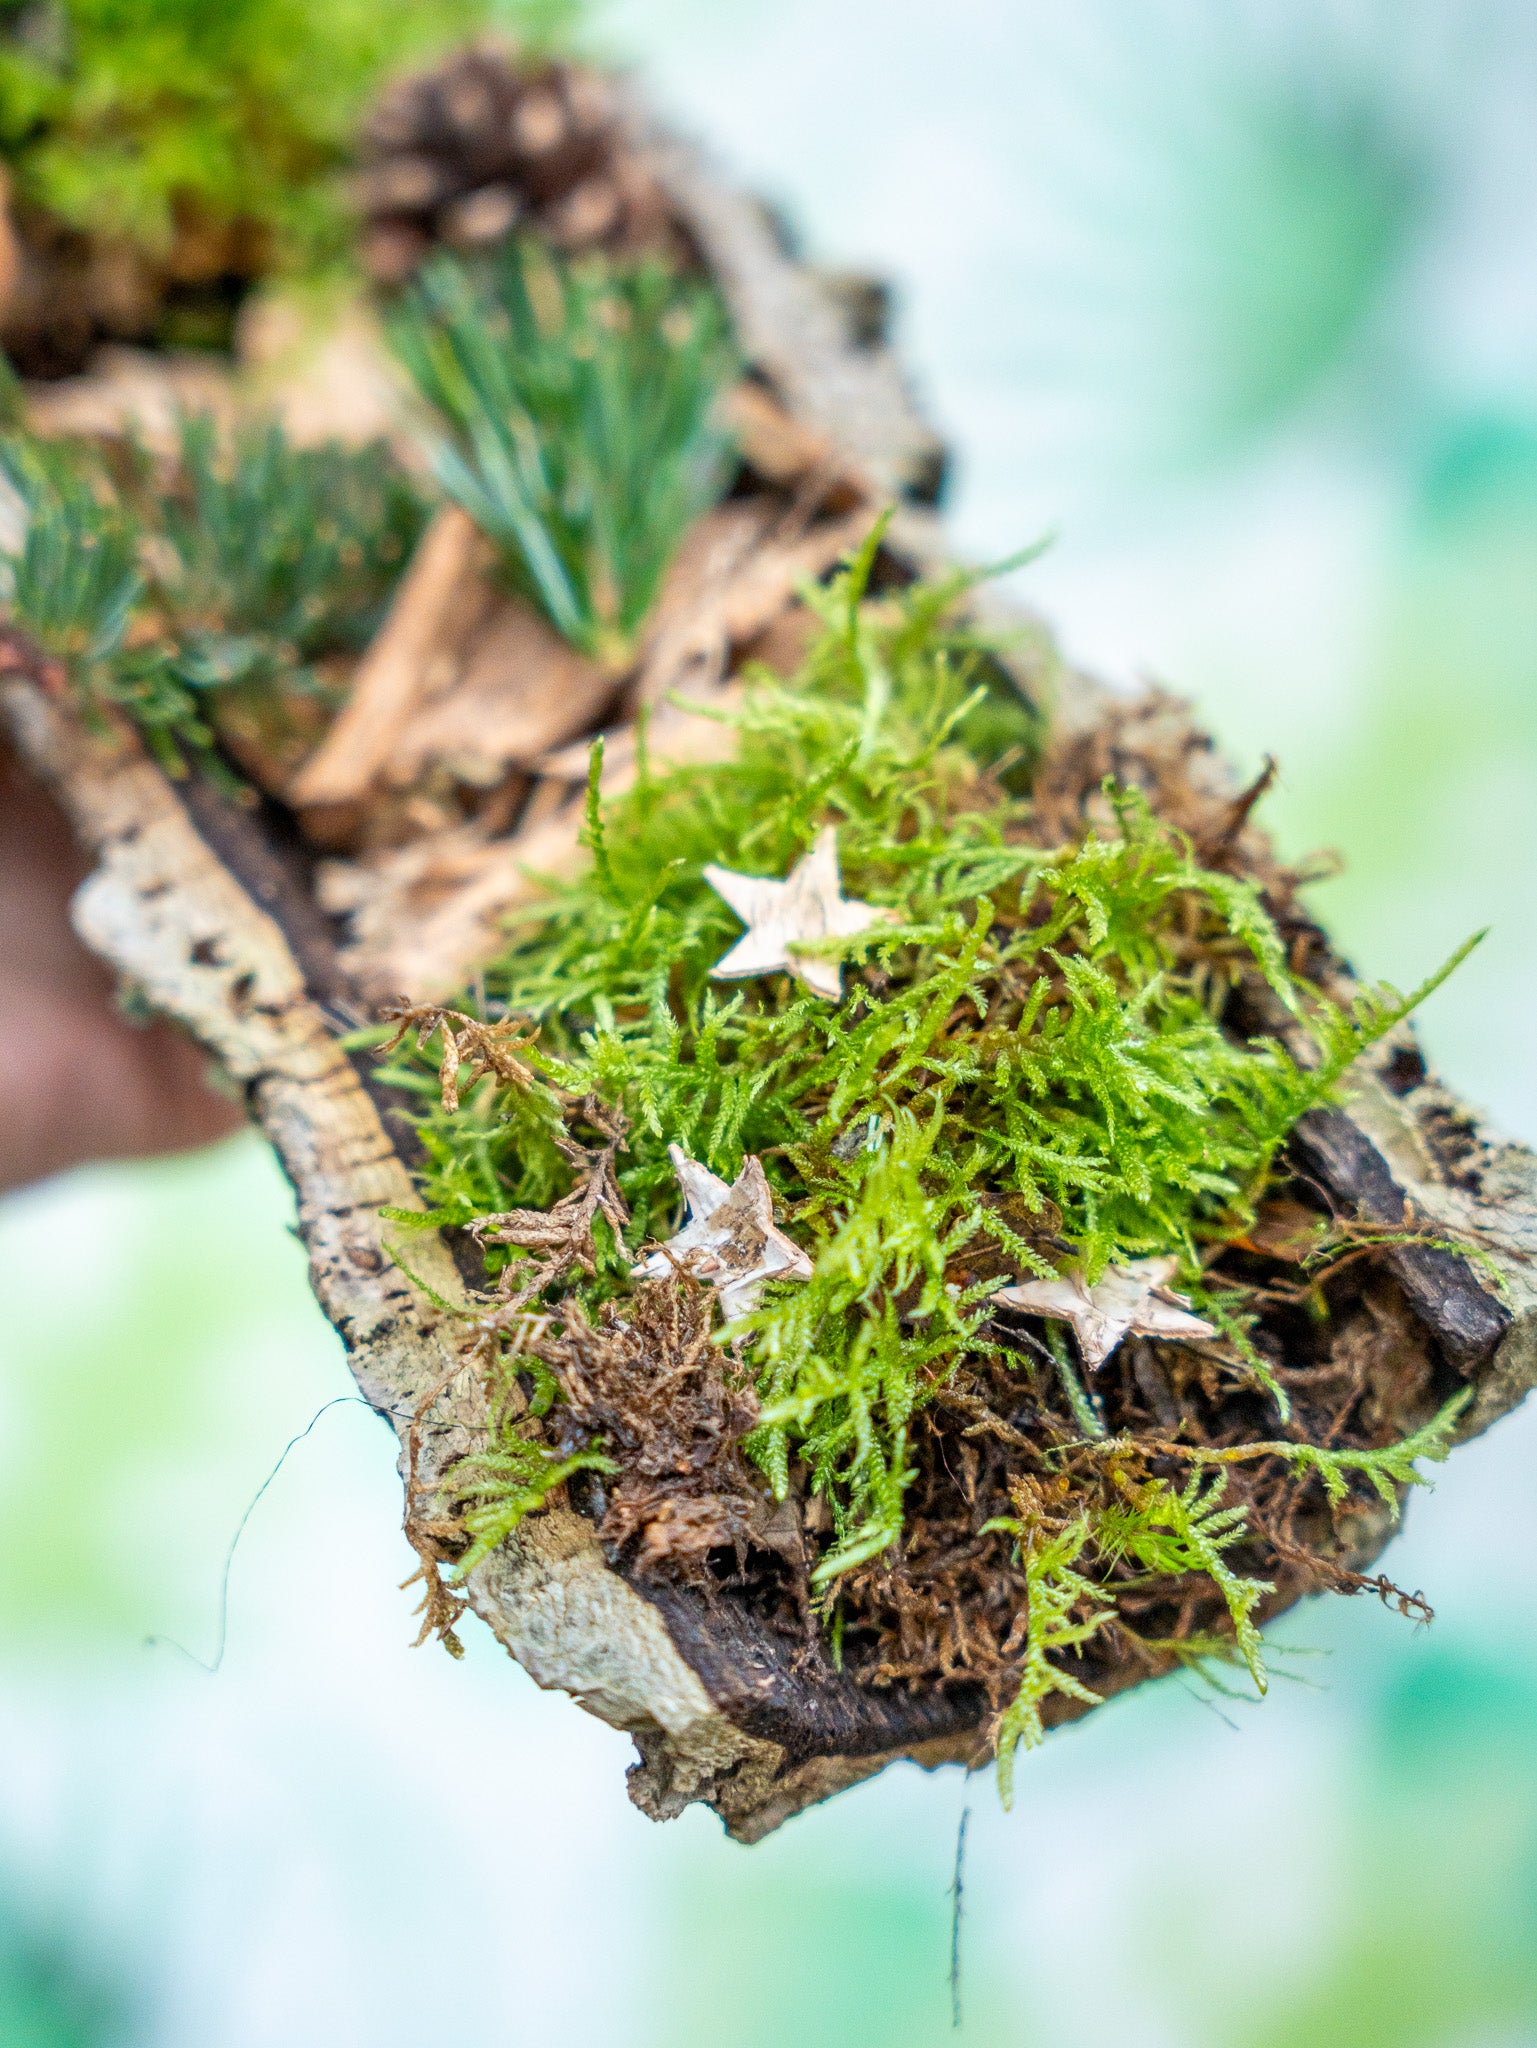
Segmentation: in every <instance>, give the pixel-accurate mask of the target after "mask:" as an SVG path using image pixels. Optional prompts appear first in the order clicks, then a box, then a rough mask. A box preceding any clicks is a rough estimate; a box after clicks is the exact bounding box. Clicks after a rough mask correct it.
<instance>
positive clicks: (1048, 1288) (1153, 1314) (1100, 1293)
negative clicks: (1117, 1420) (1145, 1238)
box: [992, 1258, 1217, 1366]
mask: <svg viewBox="0 0 1537 2048" xmlns="http://www.w3.org/2000/svg"><path fill="white" fill-rule="evenodd" d="M1178 1265H1179V1260H1178V1259H1172V1258H1162V1259H1133V1260H1132V1261H1131V1262H1130V1264H1128V1265H1125V1266H1107V1267H1106V1268H1105V1270H1104V1272H1103V1273H1102V1274H1101V1275H1100V1277H1099V1279H1098V1280H1096V1281H1095V1283H1094V1285H1093V1286H1092V1287H1088V1286H1086V1285H1085V1284H1084V1278H1083V1275H1082V1273H1059V1274H1058V1275H1057V1277H1056V1279H1055V1280H1026V1281H1025V1282H1024V1283H1023V1284H1022V1285H1021V1286H1018V1287H1000V1288H999V1290H998V1292H997V1293H996V1294H995V1295H993V1297H992V1299H993V1300H994V1301H998V1302H1002V1304H1003V1306H1004V1307H1005V1308H1018V1309H1023V1310H1025V1311H1026V1313H1027V1314H1029V1315H1032V1316H1050V1317H1052V1318H1053V1319H1055V1320H1056V1321H1058V1322H1064V1323H1071V1324H1072V1326H1073V1328H1074V1330H1075V1331H1076V1332H1077V1334H1078V1348H1079V1350H1080V1351H1081V1352H1082V1353H1083V1362H1084V1364H1085V1365H1087V1366H1097V1365H1103V1364H1104V1362H1105V1360H1106V1359H1107V1358H1108V1357H1109V1356H1110V1354H1111V1352H1112V1351H1114V1349H1115V1347H1116V1346H1117V1344H1119V1343H1120V1341H1121V1339H1122V1338H1123V1337H1124V1336H1126V1335H1128V1334H1129V1333H1131V1332H1135V1333H1136V1334H1137V1335H1138V1336H1139V1337H1183V1338H1185V1339H1186V1340H1187V1341H1188V1340H1190V1339H1193V1338H1197V1337H1215V1336H1216V1334H1217V1332H1216V1330H1215V1329H1214V1328H1213V1327H1212V1325H1211V1324H1210V1323H1208V1322H1206V1321H1204V1320H1203V1319H1202V1317H1200V1316H1198V1315H1195V1314H1194V1313H1192V1311H1191V1307H1190V1302H1189V1299H1188V1298H1187V1297H1186V1296H1185V1295H1183V1294H1176V1293H1175V1291H1174V1289H1173V1288H1172V1287H1170V1285H1169V1284H1168V1283H1169V1282H1170V1281H1171V1280H1172V1279H1173V1278H1174V1274H1175V1270H1176V1269H1177V1267H1178Z"/></svg>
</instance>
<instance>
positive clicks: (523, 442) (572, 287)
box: [389, 243, 737, 662]
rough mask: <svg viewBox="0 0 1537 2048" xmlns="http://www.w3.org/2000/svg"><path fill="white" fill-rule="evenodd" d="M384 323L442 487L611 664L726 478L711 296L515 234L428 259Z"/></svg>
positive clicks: (720, 337)
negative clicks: (431, 428) (473, 259)
mask: <svg viewBox="0 0 1537 2048" xmlns="http://www.w3.org/2000/svg"><path fill="white" fill-rule="evenodd" d="M389 331H390V338H391V340H392V342H393V344H394V346H395V350H396V353H397V354H398V355H399V357H400V359H401V361H402V362H403V363H404V364H405V366H406V368H407V370H408V371H409V372H410V373H411V376H412V377H413V378H414V380H415V382H416V384H417V386H418V388H419V389H420V391H421V393H422V395H423V397H424V398H425V399H426V400H427V401H428V403H429V404H430V405H431V406H433V407H434V409H435V410H436V412H437V413H438V415H439V417H440V419H441V420H442V422H443V424H444V426H445V427H446V429H447V430H448V431H447V434H446V436H445V437H444V438H443V439H442V440H441V441H440V442H439V443H438V445H437V448H436V450H435V456H434V461H435V467H436V470H437V475H438V479H439V481H440V482H441V484H442V485H443V488H444V489H445V490H446V491H447V492H448V494H449V496H450V497H452V498H454V499H456V500H457V501H458V503H459V504H461V505H462V506H464V508H465V510H466V511H467V512H468V513H469V514H470V516H471V518H472V519H474V521H475V522H476V524H477V525H478V526H480V527H481V528H482V529H483V530H484V532H486V533H487V534H488V535H489V536H490V537H491V539H492V540H493V541H495V542H496V544H497V545H498V547H499V548H500V549H501V552H502V558H503V562H504V565H505V567H506V570H507V573H508V575H509V577H510V578H511V580H512V581H513V583H514V584H515V585H516V586H517V587H518V588H519V589H521V590H522V591H523V592H524V593H525V594H526V595H527V596H528V597H529V598H531V599H532V601H533V602H534V603H535V604H537V605H538V607H539V608H540V610H541V611H543V612H544V613H545V615H546V617H548V618H549V620H550V621H551V623H552V624H553V625H554V626H555V627H556V628H557V630H558V631H559V632H561V633H562V634H564V635H565V637H566V638H567V639H568V640H570V641H572V642H573V643H574V644H575V645H576V646H578V647H581V648H583V649H584V650H585V651H587V652H588V653H590V654H593V655H595V656H597V657H598V658H600V659H604V660H613V661H616V662H619V661H623V660H624V659H625V658H626V657H627V656H628V654H629V652H630V651H631V649H632V648H633V645H634V641H635V636H636V634H637V633H638V631H639V629H640V627H641V625H642V623H643V622H644V620H645V617H646V614H647V613H648V611H649V610H650V608H651V605H652V602H653V600H654V599H655V597H656V594H657V590H658V588H659V586H660V584H661V580H662V576H663V574H664V572H665V570H666V568H667V565H668V563H669V562H670V560H671V559H672V556H673V553H674V551H675V549H676V547H677V544H678V542H679V540H680V539H681V538H682V536H683V533H684V531H685V530H686V528H687V527H688V525H689V523H690V522H691V521H692V520H693V519H694V518H695V517H696V516H697V515H698V514H699V513H700V512H702V511H703V510H704V509H705V508H706V507H707V506H708V505H710V504H711V503H713V502H714V500H715V499H716V498H717V497H718V496H719V495H720V493H721V491H722V490H723V489H724V487H725V483H726V479H727V470H728V460H727V458H728V452H729V451H728V444H727V441H726V438H725V436H724V434H723V432H722V430H721V428H720V426H719V423H718V401H719V398H720V395H721V392H722V391H723V389H724V387H725V385H726V383H727V382H728V381H729V379H730V378H731V377H732V376H733V375H734V374H735V372H736V368H737V363H736V356H735V352H734V350H733V348H732V345H731V343H730V340H729V337H728V329H727V324H726V317H725V313H724V311H723V309H722V307H721V304H720V301H719V299H718V298H717V297H716V295H715V294H714V293H713V292H712V291H711V290H710V289H709V288H708V287H706V286H704V285H700V284H695V283H692V282H685V281H683V280H680V279H678V278H676V277H674V276H673V275H672V274H671V272H669V271H668V270H667V269H666V268H665V266H663V265H662V264H660V263H658V262H647V263H643V264H640V265H636V266H615V265H612V264H609V263H605V262H603V261H601V260H599V259H588V260H586V261H583V262H580V263H572V264H565V263H561V262H559V261H557V259H555V258H554V257H552V256H551V255H550V254H549V252H548V251H546V250H543V249H541V248H538V247H537V246H535V245H533V244H527V243H525V244H514V245H513V246H512V247H510V248H509V249H508V250H507V251H506V252H504V253H503V254H502V255H501V256H499V257H497V258H494V259H490V260H488V261H487V262H486V263H485V264H483V265H481V266H478V267H476V268H474V269H471V268H469V267H468V266H466V265H464V264H462V263H459V262H457V261H455V260H454V259H453V258H451V257H449V256H440V257H438V258H436V259H435V260H434V261H433V262H432V263H430V264H429V265H428V266H427V267H426V269H425V270H424V271H423V272H422V274H421V276H420V278H419V280H418V281H417V283H416V284H415V285H414V286H413V287H412V288H411V290H410V291H409V292H408V293H407V294H406V295H405V297H404V298H403V299H402V301H401V302H400V304H399V305H398V307H397V308H396V309H395V311H394V312H393V314H392V316H391V319H390V323H389Z"/></svg>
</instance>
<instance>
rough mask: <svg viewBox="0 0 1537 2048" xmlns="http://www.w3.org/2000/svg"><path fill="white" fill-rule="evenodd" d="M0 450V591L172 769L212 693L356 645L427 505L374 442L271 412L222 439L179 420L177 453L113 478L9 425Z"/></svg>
mask: <svg viewBox="0 0 1537 2048" xmlns="http://www.w3.org/2000/svg"><path fill="white" fill-rule="evenodd" d="M0 466H3V471H4V475H5V478H6V479H7V481H8V482H9V485H10V487H11V490H12V491H13V492H14V493H15V499H16V508H17V528H18V530H17V531H16V532H15V533H14V534H13V535H11V536H8V543H9V544H8V547H7V546H5V545H0V601H3V602H4V603H5V604H6V606H7V607H8V608H9V609H10V611H11V612H12V613H13V615H14V616H15V617H16V619H17V621H18V623H19V624H21V625H22V626H24V627H25V628H26V629H27V630H28V631H29V632H30V633H31V634H32V635H33V636H34V637H35V638H36V639H37V640H38V641H39V642H40V644H41V645H42V646H43V647H45V648H46V649H47V651H48V652H49V653H51V654H53V655H55V656H57V657H58V658H59V659H60V660H61V661H62V663H63V664H64V667H65V669H66V671H67V672H68V674H69V676H70V678H71V680H72V682H73V684H74V687H75V689H76V690H77V691H78V692H79V694H80V696H81V698H82V700H83V701H84V702H85V703H86V704H87V705H88V706H89V705H94V706H96V707H98V709H99V708H100V707H103V706H107V705H111V706H113V707H115V708H116V709H118V710H121V711H123V712H125V713H126V714H127V715H128V716H129V717H130V718H131V719H132V720H133V721H134V723H135V724H136V725H137V726H138V727H139V729H140V731H141V732H142V733H143V734H144V736H145V739H146V741H147V742H148V744H149V745H150V747H151V748H152V749H153V751H154V752H155V754H156V756H157V758H158V759H159V760H160V761H161V763H162V765H163V766H164V767H166V768H167V769H168V770H169V771H170V772H171V773H173V774H179V773H180V772H182V769H183V767H184V765H185V762H184V756H185V755H186V754H187V753H189V752H190V753H193V754H205V755H206V754H207V753H208V751H209V749H210V748H211V747H212V745H213V732H212V728H211V727H210V725H209V723H208V718H207V708H208V703H209V694H210V693H211V692H214V691H218V690H221V689H226V688H233V687H255V688H258V689H260V688H267V687H270V686H273V685H276V684H281V685H282V686H283V687H284V688H285V689H295V688H298V689H306V688H314V687H317V686H318V682H317V678H316V676H315V674H314V669H313V665H314V664H315V663H316V662H318V661H321V660H323V659H324V658H325V657H327V656H329V655H343V654H355V653H357V652H358V651H359V650H360V648H361V647H362V646H363V644H364V643H365V642H366V640H367V638H368V636H369V634H370V633H371V632H372V631H373V629H374V627H375V625H376V624H377V622H378V620H379V618H380V616H381V615H382V613H383V610H384V607H385V605H386V604H387V602H388V599H389V595H390V592H391V590H392V588H393V585H394V583H395V580H396V579H397V577H398V576H399V574H400V572H401V570H402V569H403V567H404V565H405V561H406V559H407V556H408V554H409V551H410V547H411V544H412V542H413V541H414V539H415V537H416V535H417V533H418V531H419V530H420V527H421V524H422V522H423V520H424V518H425V516H426V515H425V507H424V505H423V503H422V501H421V498H420V496H419V494H418V492H417V491H416V489H415V487H414V486H413V485H412V483H411V482H410V480H409V478H408V477H407V476H406V475H405V474H404V472H403V471H402V470H401V469H400V467H399V465H398V464H396V463H395V462H394V460H393V458H392V457H391V456H390V455H389V454H388V452H387V451H386V450H385V449H384V448H382V447H374V448H365V449H357V450H354V449H347V448H343V447H341V446H339V445H327V446H323V447H319V448H306V449H297V448H294V447H292V446H290V445H289V443H288V442H287V440H286V439H285V437H284V435H283V434H282V432H281V430H280V429H279V428H278V427H276V426H272V427H269V428H265V429H248V430H244V431H240V432H237V433H236V434H235V435H234V437H233V438H232V440H231V441H230V442H229V443H228V445H227V446H226V445H222V444H221V442H220V439H219V436H218V434H217V432H216V429H215V426H214V423H213V422H212V421H211V420H209V419H205V418H193V419H189V420H188V421H186V423H185V424H184V427H183V430H182V439H181V452H180V460H179V462H178V463H176V464H174V465H172V466H171V467H170V469H169V471H168V472H166V473H161V472H160V471H159V470H157V468H156V466H155V465H153V464H152V463H150V462H149V460H148V458H140V459H139V460H137V461H134V462H130V463H128V464H126V465H125V467H126V469H127V471H128V476H127V479H126V481H125V480H123V479H121V478H118V477H114V475H113V474H111V473H110V472H109V471H108V469H107V467H106V465H105V464H104V463H103V462H102V461H101V460H100V459H99V458H98V457H96V456H95V455H93V453H92V452H91V451H90V450H89V449H88V448H84V447H81V446H78V445H75V444H70V443H63V442H57V443H56V442H48V441H43V440H38V439H35V438H33V437H29V436H27V435H26V434H24V433H20V432H18V433H16V434H13V435H11V436H8V437H7V440H6V444H5V448H4V451H3V454H0Z"/></svg>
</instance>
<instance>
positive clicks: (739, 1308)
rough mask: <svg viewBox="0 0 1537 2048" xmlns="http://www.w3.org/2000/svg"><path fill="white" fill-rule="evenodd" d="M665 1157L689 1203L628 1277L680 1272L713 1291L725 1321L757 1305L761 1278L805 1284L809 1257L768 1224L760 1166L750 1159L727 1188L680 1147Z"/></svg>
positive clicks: (770, 1210)
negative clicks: (682, 1218) (679, 1221)
mask: <svg viewBox="0 0 1537 2048" xmlns="http://www.w3.org/2000/svg"><path fill="white" fill-rule="evenodd" d="M667 1156H668V1158H669V1159H671V1161H672V1168H673V1172H674V1173H675V1174H676V1175H677V1176H678V1185H679V1187H681V1188H682V1190H683V1194H684V1198H685V1200H686V1201H687V1203H688V1222H687V1223H686V1224H685V1225H684V1227H683V1228H682V1229H681V1230H680V1231H679V1232H678V1234H677V1236H676V1237H671V1238H669V1239H668V1240H667V1242H666V1243H665V1244H664V1245H663V1246H662V1247H661V1249H660V1250H659V1251H654V1252H653V1253H652V1254H651V1256H650V1258H648V1259H643V1260H642V1261H641V1263H640V1264H639V1265H638V1266H636V1267H634V1268H633V1277H634V1278H635V1279H637V1280H638V1279H640V1278H641V1277H642V1276H643V1275H645V1276H649V1277H651V1278H654V1279H661V1278H665V1276H666V1275H667V1274H668V1273H672V1272H675V1271H676V1270H677V1269H678V1268H680V1267H681V1268H682V1269H683V1271H684V1272H687V1273H692V1274H693V1275H694V1276H695V1278H696V1279H699V1280H707V1281H708V1282H709V1283H710V1285H711V1286H712V1287H714V1288H716V1289H718V1290H719V1293H720V1305H721V1308H722V1310H723V1312H724V1314H725V1316H726V1318H727V1320H728V1321H729V1320H730V1319H731V1318H732V1317H734V1316H740V1315H745V1314H746V1313H747V1311H748V1310H749V1309H753V1308H756V1307H757V1306H758V1301H759V1298H760V1296H761V1295H762V1292H763V1283H764V1281H765V1280H809V1279H810V1278H811V1272H812V1266H811V1261H810V1259H808V1258H807V1256H806V1254H805V1253H804V1252H803V1251H802V1250H801V1248H800V1246H799V1245H798V1244H796V1243H795V1241H794V1239H793V1238H788V1237H786V1236H785V1234H784V1232H783V1231H782V1230H780V1229H779V1228H778V1226H777V1225H776V1224H775V1222H774V1200H773V1196H772V1195H771V1194H770V1192H769V1184H768V1181H767V1180H766V1178H765V1177H764V1172H763V1166H762V1163H761V1161H759V1160H758V1159H757V1158H755V1157H754V1156H753V1155H752V1154H751V1153H749V1154H748V1156H747V1158H746V1159H744V1160H743V1161H742V1171H741V1172H740V1173H739V1174H738V1175H737V1177H736V1179H735V1181H733V1182H732V1184H731V1186H730V1187H727V1185H726V1183H725V1182H724V1181H723V1180H720V1179H718V1178H717V1177H716V1175H715V1174H713V1173H711V1172H710V1170H709V1168H708V1167H705V1166H701V1165H700V1164H699V1162H698V1160H697V1159H690V1158H689V1156H688V1154H687V1153H686V1152H685V1151H684V1150H683V1147H682V1146H681V1145H669V1146H668V1148H667Z"/></svg>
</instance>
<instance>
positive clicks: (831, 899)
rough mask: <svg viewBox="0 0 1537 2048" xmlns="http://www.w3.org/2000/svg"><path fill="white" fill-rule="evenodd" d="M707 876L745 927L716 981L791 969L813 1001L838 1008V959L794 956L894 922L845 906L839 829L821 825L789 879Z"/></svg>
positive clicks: (889, 915) (719, 965)
mask: <svg viewBox="0 0 1537 2048" xmlns="http://www.w3.org/2000/svg"><path fill="white" fill-rule="evenodd" d="M704 878H705V880H706V881H707V882H708V883H709V885H710V887H711V888H712V889H714V890H715V891H716V892H717V893H718V894H719V895H721V896H724V897H725V899H726V901H727V902H728V903H729V904H730V905H731V908H732V909H733V910H734V911H735V912H736V914H737V916H738V917H739V918H741V920H742V922H743V923H744V924H745V925H746V926H747V930H746V931H745V932H744V933H743V935H742V937H741V938H740V939H738V940H737V942H736V944H735V945H734V946H733V947H732V949H731V951H730V952H729V953H727V954H726V955H725V957H724V958H723V959H720V960H717V961H716V963H715V965H714V966H713V967H712V968H711V969H710V976H711V979H712V980H714V981H744V980H746V979H747V978H748V977H749V976H750V975H754V974H776V973H778V972H779V971H780V969H786V970H788V972H789V973H791V974H793V975H794V976H795V978H796V979H797V980H798V981H803V982H804V983H805V984H806V986H807V988H809V989H810V990H811V991H812V993H813V994H814V995H819V996H826V997H827V999H828V1001H829V1002H833V1003H835V1002H837V1001H838V999H839V997H840V996H841V995H842V994H843V969H842V967H841V966H840V964H839V963H838V961H836V960H827V959H820V958H818V957H817V956H815V955H814V954H813V955H808V954H803V953H801V952H798V951H797V946H799V945H804V944H806V943H807V942H808V941H809V942H811V943H813V944H814V943H815V942H816V941H817V940H818V939H851V938H853V937H854V936H855V934H856V933H858V932H865V931H868V930H869V929H870V927H871V925H872V924H885V923H889V922H894V921H895V919H896V913H895V911H891V910H882V909H880V908H878V907H877V906H876V905H875V904H873V903H852V902H847V901H845V899H844V897H843V895H842V893H841V890H842V884H841V883H840V881H839V879H838V828H837V827H836V826H835V825H824V826H823V828H822V830H821V831H820V832H819V833H818V834H817V836H816V840H815V843H814V844H813V846H812V848H811V851H810V853H808V854H807V855H806V857H805V859H804V860H802V861H798V862H797V863H796V865H795V866H794V867H793V868H791V870H790V872H789V874H788V875H787V876H786V877H785V879H784V881H782V882H776V881H774V880H773V879H772V877H771V876H768V875H738V874H734V873H733V872H732V870H731V869H730V868H717V867H708V868H706V869H705V871H704Z"/></svg>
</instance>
